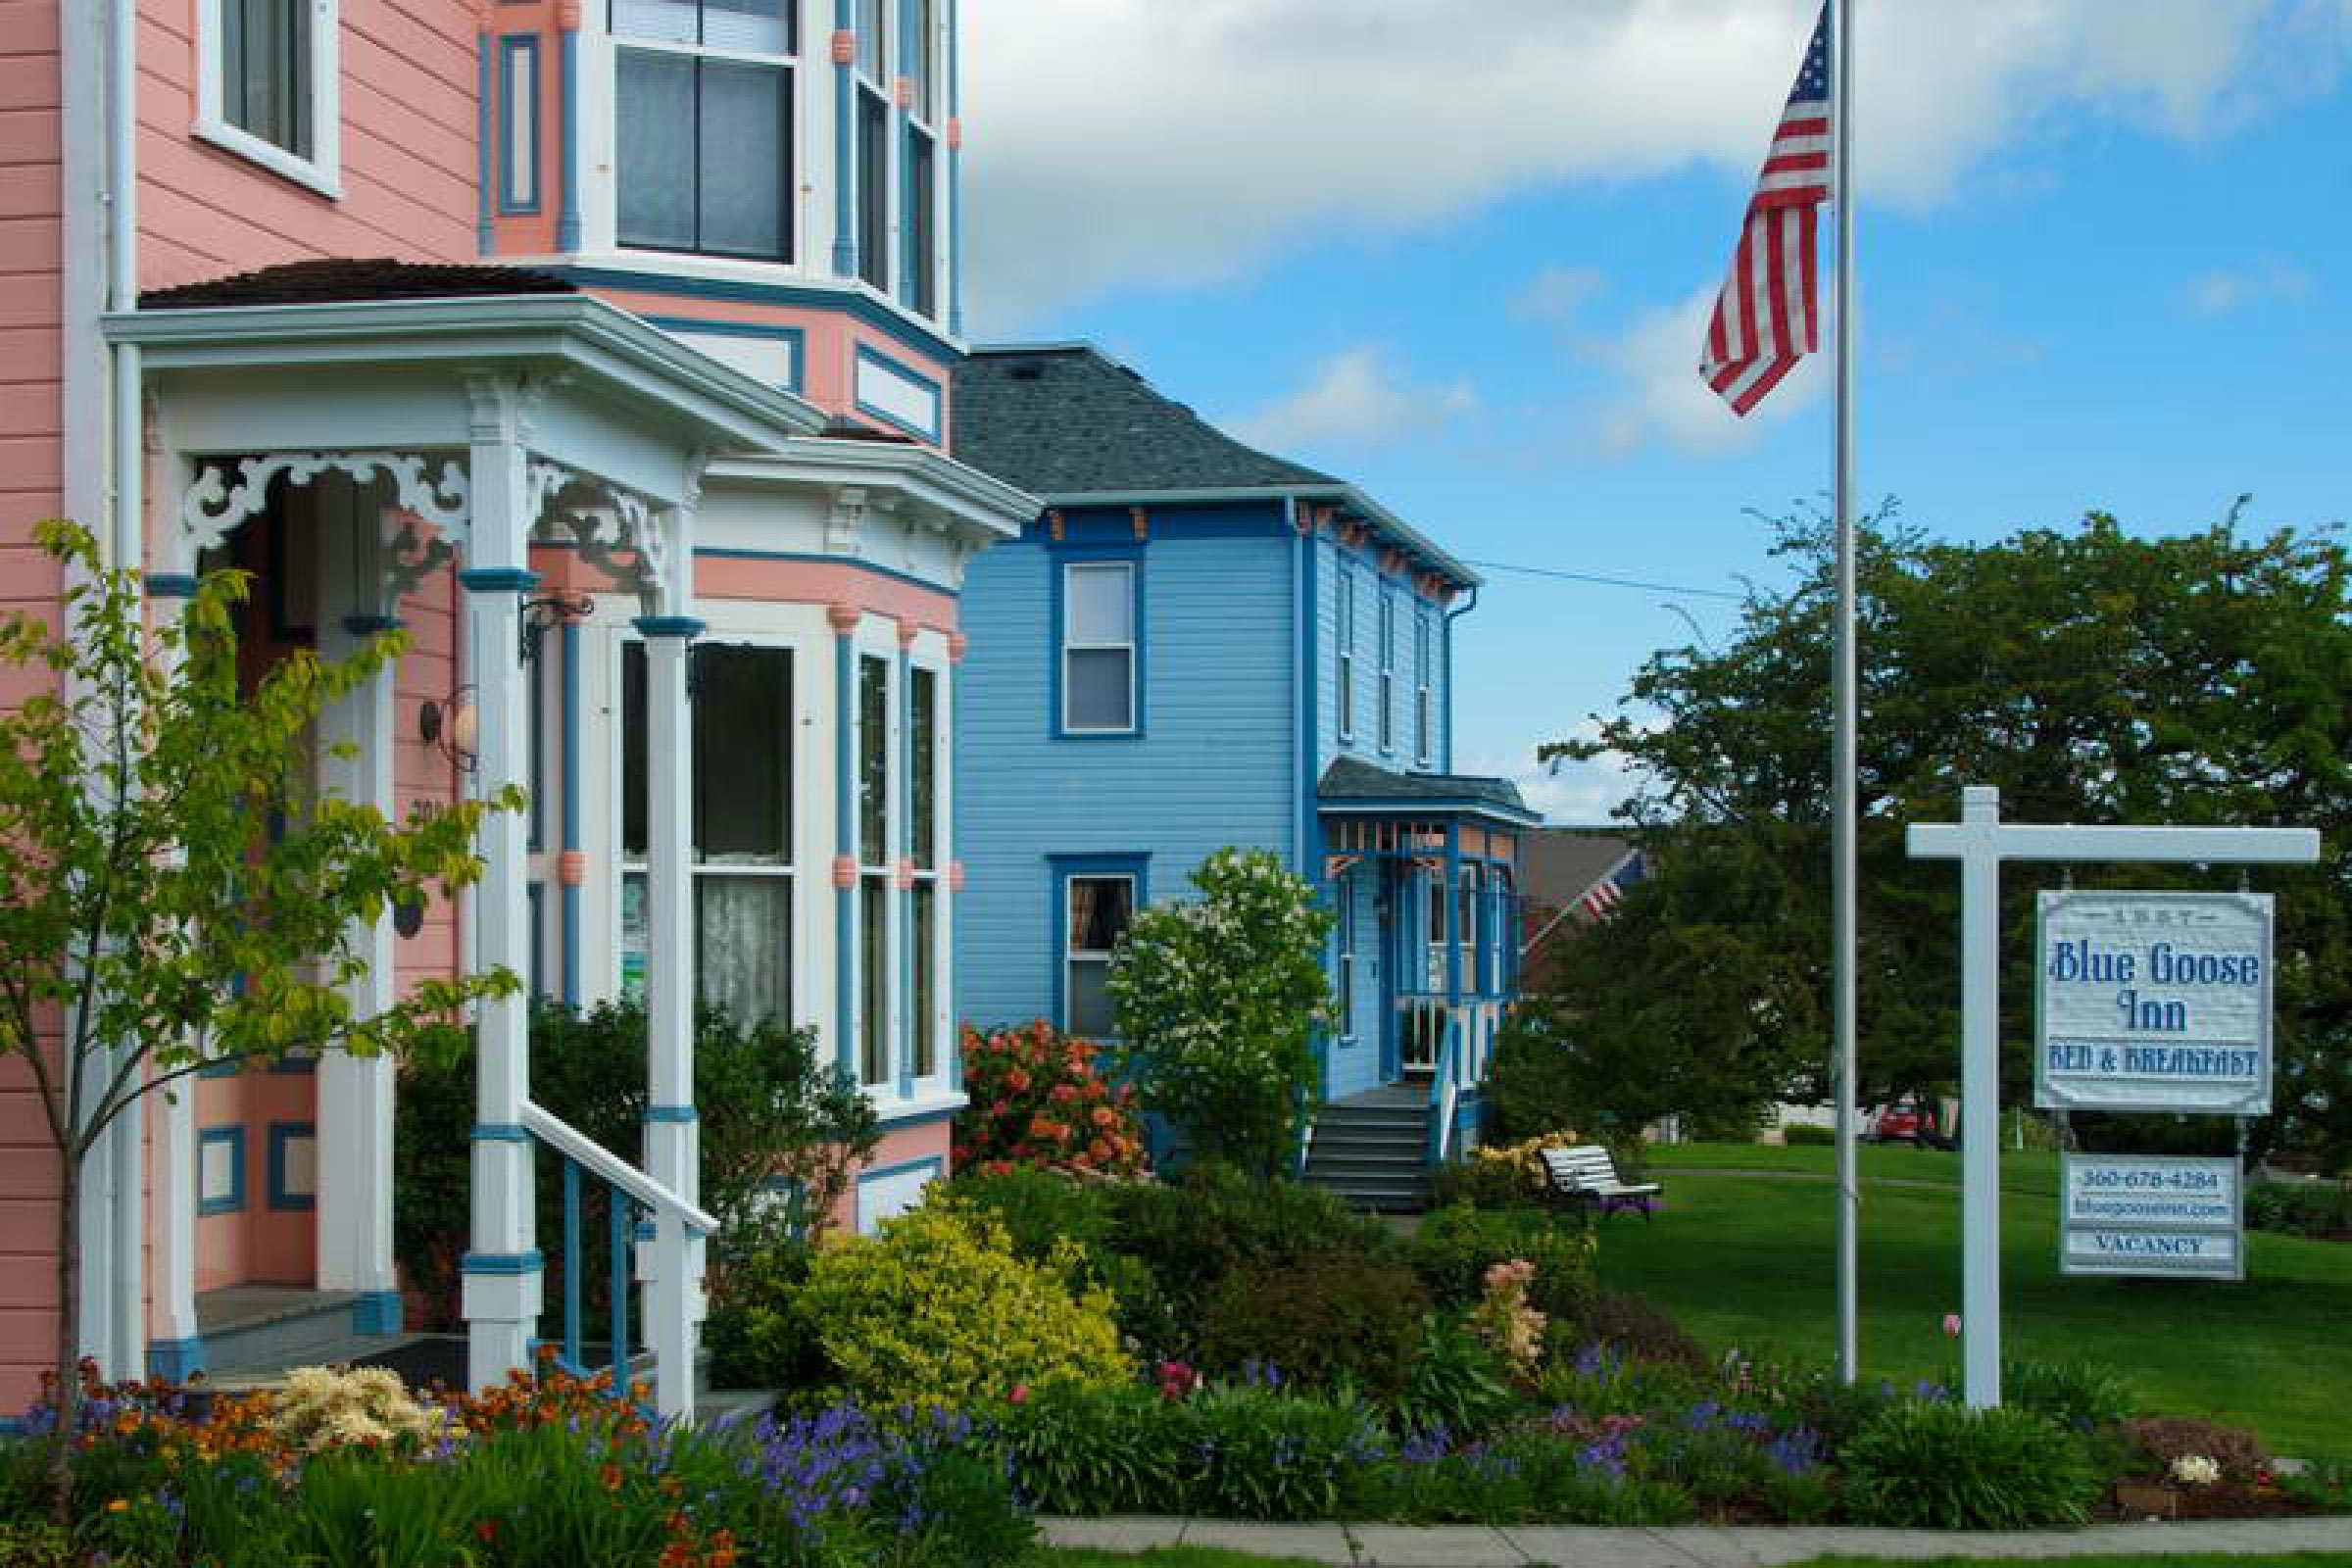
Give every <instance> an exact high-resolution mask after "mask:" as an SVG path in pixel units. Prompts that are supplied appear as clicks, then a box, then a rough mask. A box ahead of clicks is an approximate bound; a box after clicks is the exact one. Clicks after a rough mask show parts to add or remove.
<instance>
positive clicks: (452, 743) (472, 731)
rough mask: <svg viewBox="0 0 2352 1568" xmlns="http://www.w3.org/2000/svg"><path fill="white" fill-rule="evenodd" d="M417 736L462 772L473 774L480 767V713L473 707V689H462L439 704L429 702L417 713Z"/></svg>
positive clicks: (419, 708) (464, 687) (466, 687)
mask: <svg viewBox="0 0 2352 1568" xmlns="http://www.w3.org/2000/svg"><path fill="white" fill-rule="evenodd" d="M417 734H418V735H419V736H421V737H423V740H424V744H425V745H427V746H430V747H432V748H433V749H434V750H435V751H437V752H439V753H440V754H441V755H442V756H443V757H446V758H448V759H449V760H451V761H452V762H455V763H456V764H457V766H458V770H459V771H460V772H464V773H470V772H472V771H473V770H474V769H475V768H476V767H478V766H479V765H480V764H481V753H480V749H479V745H478V742H479V740H480V736H481V712H480V711H479V710H478V709H477V708H475V707H474V702H473V688H472V687H470V686H461V687H459V688H458V689H457V690H456V691H454V692H451V693H450V694H449V696H448V697H446V698H444V699H443V700H442V701H440V702H437V703H436V702H432V701H430V700H429V699H428V700H427V701H426V702H425V703H424V704H422V705H421V706H420V707H418V709H417Z"/></svg>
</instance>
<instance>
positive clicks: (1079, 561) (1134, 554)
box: [1046, 544, 1152, 741]
mask: <svg viewBox="0 0 2352 1568" xmlns="http://www.w3.org/2000/svg"><path fill="white" fill-rule="evenodd" d="M1046 559H1047V560H1048V561H1049V562H1050V563H1051V564H1052V567H1053V572H1054V580H1053V585H1052V587H1053V593H1052V600H1053V603H1052V605H1051V606H1050V608H1049V613H1048V616H1047V620H1048V626H1049V630H1048V635H1049V636H1050V637H1051V638H1052V639H1053V646H1052V649H1051V650H1050V657H1049V662H1048V669H1047V703H1048V705H1049V710H1048V712H1047V715H1046V717H1047V722H1048V724H1049V726H1050V728H1049V730H1048V733H1050V734H1051V735H1052V736H1053V737H1054V739H1055V740H1057V741H1136V740H1142V739H1143V738H1144V735H1145V733H1146V731H1147V729H1148V727H1149V725H1148V723H1147V719H1148V716H1149V715H1148V713H1147V711H1146V710H1147V704H1146V703H1145V694H1146V693H1148V692H1150V691H1151V689H1152V686H1151V681H1150V680H1149V678H1148V674H1149V671H1150V669H1151V666H1152V658H1151V638H1150V636H1149V635H1148V633H1149V627H1150V621H1149V618H1148V617H1147V616H1146V615H1145V613H1144V607H1145V604H1146V601H1145V598H1144V547H1143V546H1142V545H1139V544H1129V545H1082V546H1075V547H1070V546H1055V547H1054V548H1053V549H1052V550H1050V551H1049V552H1048V553H1047V558H1046ZM1094 564H1125V565H1127V566H1130V567H1132V568H1133V571H1134V577H1133V580H1132V581H1131V582H1130V584H1129V592H1130V593H1131V594H1132V595H1133V598H1134V628H1133V629H1134V637H1135V660H1134V667H1133V668H1132V669H1131V670H1130V671H1129V672H1128V679H1129V681H1130V682H1131V684H1132V686H1133V688H1134V697H1135V711H1134V714H1133V717H1134V720H1135V722H1134V723H1132V724H1130V725H1129V726H1128V727H1127V728H1125V729H1071V728H1069V727H1068V726H1067V725H1065V724H1064V723H1063V722H1062V717H1063V714H1062V704H1061V696H1062V694H1061V666H1062V629H1063V612H1064V608H1065V606H1064V599H1065V597H1066V595H1065V585H1066V584H1067V582H1068V580H1069V568H1070V567H1072V566H1085V565H1094Z"/></svg>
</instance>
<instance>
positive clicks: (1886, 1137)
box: [1861, 1100, 1951, 1149]
mask: <svg viewBox="0 0 2352 1568" xmlns="http://www.w3.org/2000/svg"><path fill="white" fill-rule="evenodd" d="M1861 1136H1862V1142H1864V1143H1866V1144H1916V1145H1918V1146H1919V1147H1920V1148H1922V1149H1948V1148H1950V1147H1951V1140H1950V1139H1948V1138H1946V1137H1944V1136H1943V1134H1942V1131H1941V1129H1939V1128H1938V1127H1937V1126H1936V1104H1935V1102H1933V1101H1929V1102H1927V1103H1921V1102H1919V1101H1916V1100H1898V1101H1896V1102H1894V1103H1892V1104H1890V1105H1882V1106H1880V1107H1879V1109H1878V1112H1877V1113H1876V1114H1875V1115H1873V1116H1872V1117H1871V1119H1870V1124H1869V1125H1868V1126H1867V1127H1865V1128H1864V1129H1863V1132H1862V1135H1861Z"/></svg>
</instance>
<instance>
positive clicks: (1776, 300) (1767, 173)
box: [1698, 3, 1832, 415]
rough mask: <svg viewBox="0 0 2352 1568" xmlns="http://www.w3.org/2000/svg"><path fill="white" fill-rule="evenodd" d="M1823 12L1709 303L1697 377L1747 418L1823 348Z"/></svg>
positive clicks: (1826, 62) (1826, 173)
mask: <svg viewBox="0 0 2352 1568" xmlns="http://www.w3.org/2000/svg"><path fill="white" fill-rule="evenodd" d="M1831 140H1832V138H1831V126H1830V8H1829V5H1828V4H1827V3H1825V4H1824V5H1823V6H1822V8H1821V20H1820V21H1819V22H1818V23H1816V24H1814V26H1813V41H1812V43H1811V44H1810V45H1808V46H1807V47H1806V49H1805V63H1804V64H1803V65H1802V66H1800V67H1798V68H1797V73H1796V85H1795V86H1794V87H1792V88H1790V89H1789V107H1788V108H1786V109H1784V110H1782V111H1781V124H1780V128H1779V129H1778V130H1776V131H1774V132H1773V137H1772V150H1771V151H1770V152H1767V153H1766V154H1765V155H1764V172H1763V173H1762V174H1761V175H1759V176H1758V177H1757V179H1756V193H1755V194H1754V195H1753V196H1750V197H1749V198H1748V200H1747V221H1746V222H1744V223H1743V224H1741V225H1740V249H1739V250H1738V251H1737V252H1736V253H1734V255H1733V257H1732V270H1731V275H1730V276H1729V277H1727V278H1725V279H1724V283H1723V292H1722V293H1721V294H1718V295H1717V296H1716V297H1715V316H1714V319H1712V320H1710V321H1708V323H1707V346H1706V351H1705V352H1704V353H1703V354H1701V355H1700V356H1699V361H1698V373H1699V374H1700V375H1702V376H1704V377H1705V378H1706V382H1707V385H1709V386H1711V387H1713V388H1714V389H1715V391H1716V393H1717V394H1718V395H1719V396H1720V397H1722V399H1723V400H1724V401H1725V402H1726V403H1729V404H1730V405H1731V406H1732V412H1733V413H1735V414H1742V415H1743V414H1745V413H1747V411H1748V410H1750V409H1752V408H1754V407H1755V406H1756V405H1757V404H1758V403H1760V402H1762V401H1763V399H1764V394H1765V393H1767V392H1770V391H1771V390H1772V389H1773V388H1774V387H1776V386H1778V385H1780V384H1781V377H1783V376H1785V375H1787V374H1788V373H1789V371H1790V370H1791V369H1793V368H1795V366H1796V362H1797V361H1798V360H1800V359H1802V358H1804V357H1805V356H1806V355H1808V354H1811V353H1812V352H1814V351H1815V350H1816V349H1818V348H1819V347H1820V346H1821V334H1820V332H1819V330H1818V323H1817V322H1816V320H1815V317H1814V305H1813V298H1814V293H1815V289H1814V274H1815V269H1814V261H1813V230H1814V226H1815V224H1814V220H1815V218H1816V217H1817V215H1818V214H1819V211H1820V208H1821V204H1822V203H1823V202H1824V201H1825V200H1827V199H1828V197H1829V194H1830V145H1831Z"/></svg>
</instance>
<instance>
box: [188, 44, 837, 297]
mask: <svg viewBox="0 0 2352 1568" xmlns="http://www.w3.org/2000/svg"><path fill="white" fill-rule="evenodd" d="M207 3H208V4H212V3H217V0H207ZM583 9H584V11H585V12H587V13H588V14H590V15H593V17H594V19H595V31H596V34H597V37H598V39H599V41H600V42H601V43H602V45H603V47H602V49H601V50H600V51H599V54H600V55H601V63H600V64H599V66H598V67H597V68H596V70H597V75H598V76H599V78H600V80H599V83H598V87H597V89H596V92H592V93H590V94H588V95H587V101H590V102H597V101H599V100H598V97H597V94H598V93H601V107H602V111H603V116H604V125H603V127H602V133H603V139H604V144H605V156H604V160H603V163H604V166H605V167H604V170H603V171H599V173H600V174H601V176H602V177H601V178H600V179H599V181H598V183H599V184H600V186H601V196H600V202H601V207H602V211H601V212H600V214H599V218H600V221H601V222H602V224H603V229H602V232H601V234H600V235H599V238H600V241H601V242H603V243H608V244H610V245H611V246H612V248H613V252H614V253H615V254H616V255H618V256H621V257H648V256H662V257H668V256H675V257H685V258H689V259H691V260H692V261H693V262H695V263H708V264H716V265H718V266H721V267H733V268H747V267H748V268H778V267H783V268H799V267H802V266H804V265H805V264H806V259H807V258H808V257H809V255H810V254H811V252H810V248H809V246H810V239H809V206H808V202H807V200H806V198H805V195H804V193H803V191H802V189H801V184H802V176H803V174H804V172H806V171H807V170H808V169H809V167H810V165H809V160H810V157H811V148H810V145H809V125H810V117H809V103H808V98H809V93H808V92H807V90H806V89H807V88H808V86H809V82H810V81H812V80H815V79H817V78H818V77H819V76H820V75H821V74H822V73H819V72H809V73H803V72H802V70H801V66H802V64H803V62H804V61H806V60H807V59H808V58H809V56H808V50H809V29H808V27H807V25H806V24H807V22H808V20H809V19H808V18H807V17H806V16H804V15H803V10H804V7H803V5H802V3H801V0H785V3H784V14H785V17H786V19H787V23H788V25H789V26H790V28H791V33H792V43H793V50H792V52H791V53H789V54H762V53H760V51H759V50H756V49H729V48H726V47H724V46H723V45H717V44H706V43H682V42H679V41H677V40H675V39H668V38H645V37H639V36H637V35H636V34H634V33H627V32H621V31H618V30H616V29H615V28H614V27H613V0H589V4H588V5H587V6H586V7H584V8H583ZM585 30H586V29H585V28H584V29H583V31H585ZM828 35H829V34H828ZM632 49H633V50H637V51H640V52H642V53H646V54H666V55H674V56H677V57H680V58H683V59H690V60H695V61H715V62H718V63H720V64H732V65H744V66H761V67H767V68H770V69H773V70H778V71H781V72H782V73H784V94H785V99H786V104H787V108H788V113H787V114H786V115H785V125H786V128H787V131H788V134H789V135H790V137H791V147H790V149H789V150H790V153H791V157H792V167H791V168H790V169H788V170H786V171H785V172H784V174H783V180H782V185H781V188H780V190H779V192H778V195H777V200H778V201H779V202H780V203H781V204H782V208H783V214H784V223H785V236H786V240H785V246H784V254H783V255H782V256H780V257H777V256H746V255H743V254H741V253H738V252H733V251H713V250H703V249H699V248H696V249H688V250H676V249H671V248H668V247H664V246H658V245H638V244H631V243H629V242H627V241H625V240H623V239H622V238H621V221H620V207H621V201H622V192H621V184H620V57H621V54H622V52H623V51H625V50H632ZM581 64H582V70H583V72H585V71H586V70H587V69H588V66H587V61H586V60H585V59H583V61H582V63H581ZM698 90H699V89H698ZM571 156H573V157H574V158H577V157H579V156H580V154H579V151H578V149H576V148H575V149H573V150H572V154H571ZM587 172H588V171H583V174H585V173H587ZM697 174H698V177H699V174H700V171H699V170H698V172H697Z"/></svg>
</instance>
